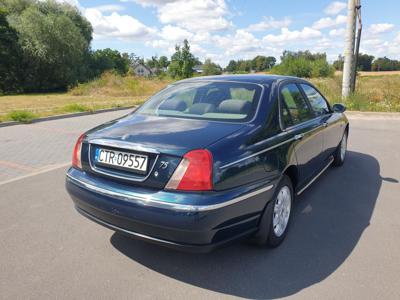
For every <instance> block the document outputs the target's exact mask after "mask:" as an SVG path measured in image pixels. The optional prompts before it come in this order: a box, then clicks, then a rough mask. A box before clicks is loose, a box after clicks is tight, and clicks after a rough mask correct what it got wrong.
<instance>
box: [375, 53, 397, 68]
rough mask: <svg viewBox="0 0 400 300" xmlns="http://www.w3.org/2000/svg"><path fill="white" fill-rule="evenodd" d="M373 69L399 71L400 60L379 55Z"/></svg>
mask: <svg viewBox="0 0 400 300" xmlns="http://www.w3.org/2000/svg"><path fill="white" fill-rule="evenodd" d="M372 70H373V71H397V70H400V61H398V60H394V59H390V58H387V57H386V56H384V57H379V58H377V59H376V60H374V61H373V63H372Z"/></svg>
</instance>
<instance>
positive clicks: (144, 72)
mask: <svg viewBox="0 0 400 300" xmlns="http://www.w3.org/2000/svg"><path fill="white" fill-rule="evenodd" d="M132 69H133V72H134V73H135V74H136V75H137V76H143V77H148V76H150V75H153V71H152V70H151V69H150V68H148V67H147V66H146V65H144V64H141V63H138V64H136V65H134V66H133V67H132Z"/></svg>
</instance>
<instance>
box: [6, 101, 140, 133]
mask: <svg viewBox="0 0 400 300" xmlns="http://www.w3.org/2000/svg"><path fill="white" fill-rule="evenodd" d="M137 107H138V105H133V106H126V107H116V108H107V109H100V110H96V111H84V112H77V113H72V114H63V115H55V116H48V117H44V118H38V119H33V120H32V121H30V122H29V123H22V122H18V121H8V122H1V123H0V128H1V127H8V126H14V125H26V124H33V123H39V122H44V121H52V120H59V119H67V118H73V117H81V116H87V115H96V114H101V113H106V112H112V111H119V110H126V109H133V108H137Z"/></svg>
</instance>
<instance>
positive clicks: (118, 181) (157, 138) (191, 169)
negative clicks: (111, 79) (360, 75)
mask: <svg viewBox="0 0 400 300" xmlns="http://www.w3.org/2000/svg"><path fill="white" fill-rule="evenodd" d="M344 111H345V107H344V105H342V104H334V105H332V106H331V105H330V104H329V102H328V101H327V100H326V98H325V97H324V96H323V95H322V94H321V93H320V92H319V91H318V89H317V88H316V87H315V86H313V85H312V84H311V83H309V82H308V81H306V80H303V79H299V78H295V77H287V76H274V75H222V76H211V77H197V78H191V79H187V80H182V81H178V82H176V83H174V84H171V85H169V86H168V87H166V88H165V89H163V90H161V91H160V92H159V93H157V94H156V95H154V96H152V97H151V98H150V99H149V100H148V101H146V102H145V103H144V104H143V105H142V106H141V107H140V108H138V109H137V110H135V111H133V112H132V113H130V114H128V115H126V116H124V117H122V118H119V119H116V120H113V121H110V122H107V123H105V124H102V125H100V126H98V127H96V128H94V129H91V130H89V131H87V132H85V133H83V134H82V135H81V136H80V137H79V139H78V141H77V143H76V145H75V148H74V150H73V159H72V167H71V168H70V169H69V170H68V172H67V177H66V188H67V190H68V192H69V194H70V195H71V197H72V200H73V202H74V205H75V207H76V209H77V210H78V212H79V213H81V214H82V215H84V216H85V217H87V218H89V219H91V220H93V221H95V222H97V223H99V224H101V225H103V226H106V227H108V228H110V229H112V230H115V231H117V232H121V233H124V234H127V235H130V236H132V237H135V238H139V239H142V240H146V241H149V242H154V243H157V244H161V245H165V246H168V247H172V248H178V249H182V250H188V251H199V252H200V251H204V252H206V251H209V250H211V249H213V248H215V247H217V246H220V245H222V244H225V243H227V242H231V241H234V240H237V239H242V238H250V239H252V240H253V241H254V242H256V243H258V244H261V245H268V246H271V247H275V246H278V245H279V244H280V243H281V242H282V241H283V239H284V238H285V236H286V234H287V232H288V229H289V227H290V226H289V225H290V223H291V222H292V221H293V222H295V218H292V214H293V205H294V202H295V199H296V197H297V196H298V195H299V194H301V193H302V192H303V191H304V190H305V189H306V188H307V187H309V186H310V185H311V183H313V182H314V181H315V180H316V179H317V178H318V176H319V175H321V174H322V172H324V171H325V170H326V169H327V168H328V167H329V166H330V165H334V166H340V165H342V164H343V163H344V160H345V157H346V147H347V137H348V133H349V123H348V120H347V118H346V116H345V115H344V113H343V112H344ZM292 219H294V220H292Z"/></svg>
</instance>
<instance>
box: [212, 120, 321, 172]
mask: <svg viewBox="0 0 400 300" xmlns="http://www.w3.org/2000/svg"><path fill="white" fill-rule="evenodd" d="M296 126H297V125H296ZM322 127H323V125H319V126H316V127H314V128H312V129H310V130H309V131H307V132H304V133H302V135H303V136H305V135H306V134H309V133H312V132H314V131H316V130H318V129H321V128H322ZM289 130H290V131H293V130H292V128H290V129H289ZM282 134H288V130H285V131H283V132H282V133H280V134H278V135H282ZM271 138H275V136H273V137H271ZM271 138H270V139H271ZM294 140H297V139H296V136H294V137H292V138H290V139H288V140H286V141H283V142H281V143H278V144H276V145H274V146H271V147H268V148H265V149H263V150H261V151H258V152H256V153H253V154H251V155H249V156H246V157H243V158H241V159H238V160H235V161H233V162H230V163H228V164H226V165H223V166H221V167H219V168H220V169H225V168H227V167H230V166H232V165H235V164H237V163H239V162H241V161H243V160H246V159H249V158H252V157H254V156H257V155H259V154H262V153H264V152H267V151H270V150H273V149H275V148H277V147H279V146H282V145H284V144H286V143H289V142H291V141H294Z"/></svg>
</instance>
